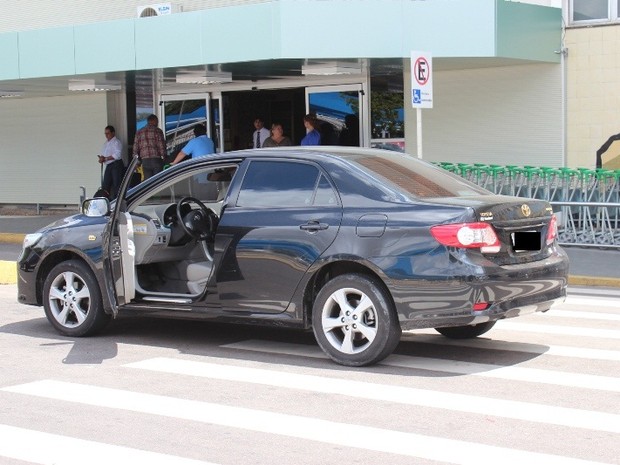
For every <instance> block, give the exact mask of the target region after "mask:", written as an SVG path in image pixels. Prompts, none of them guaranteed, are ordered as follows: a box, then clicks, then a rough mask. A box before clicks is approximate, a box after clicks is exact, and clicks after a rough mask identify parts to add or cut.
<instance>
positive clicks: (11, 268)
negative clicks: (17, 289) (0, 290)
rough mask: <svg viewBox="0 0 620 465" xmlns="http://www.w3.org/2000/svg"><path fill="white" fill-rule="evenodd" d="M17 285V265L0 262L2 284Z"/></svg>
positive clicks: (0, 281)
mask: <svg viewBox="0 0 620 465" xmlns="http://www.w3.org/2000/svg"><path fill="white" fill-rule="evenodd" d="M16 283H17V263H15V262H7V261H4V260H0V284H16Z"/></svg>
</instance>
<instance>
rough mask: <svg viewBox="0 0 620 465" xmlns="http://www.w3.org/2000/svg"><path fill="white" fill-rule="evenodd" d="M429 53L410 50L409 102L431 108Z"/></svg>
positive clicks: (431, 92)
mask: <svg viewBox="0 0 620 465" xmlns="http://www.w3.org/2000/svg"><path fill="white" fill-rule="evenodd" d="M431 60H432V57H431V55H430V53H425V52H411V104H412V106H413V108H433V78H432V77H433V75H432V66H431Z"/></svg>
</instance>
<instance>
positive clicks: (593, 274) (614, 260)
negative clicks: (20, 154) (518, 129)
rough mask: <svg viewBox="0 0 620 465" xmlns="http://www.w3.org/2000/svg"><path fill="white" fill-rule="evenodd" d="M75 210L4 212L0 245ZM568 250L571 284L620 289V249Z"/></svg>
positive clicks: (0, 278)
mask: <svg viewBox="0 0 620 465" xmlns="http://www.w3.org/2000/svg"><path fill="white" fill-rule="evenodd" d="M73 213H77V211H73V210H64V211H60V212H47V213H45V214H41V215H22V216H19V215H12V216H11V215H4V216H3V215H1V214H0V248H1V247H2V245H3V244H12V247H14V248H16V247H19V245H21V244H22V242H23V239H24V236H25V235H26V234H28V233H31V232H35V231H36V230H38V229H40V228H42V227H44V226H47V225H48V224H50V223H52V222H54V221H56V220H58V219H61V218H65V217H66V216H69V215H72V214H73ZM564 250H565V251H566V252H567V253H568V256H569V258H570V276H569V284H571V285H574V286H601V287H614V288H620V250H614V249H603V248H597V247H569V246H566V247H564ZM16 279H17V272H16V269H15V262H14V261H10V260H1V259H0V284H13V283H15V282H16Z"/></svg>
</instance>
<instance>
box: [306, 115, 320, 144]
mask: <svg viewBox="0 0 620 465" xmlns="http://www.w3.org/2000/svg"><path fill="white" fill-rule="evenodd" d="M318 124H319V122H318V120H317V119H316V116H314V115H313V114H312V113H309V114H307V115H306V116H304V127H305V128H306V135H305V136H304V138H303V139H302V140H301V145H321V133H320V132H319V131H317V129H316V128H317V126H318Z"/></svg>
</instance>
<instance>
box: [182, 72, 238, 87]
mask: <svg viewBox="0 0 620 465" xmlns="http://www.w3.org/2000/svg"><path fill="white" fill-rule="evenodd" d="M232 80H233V79H232V73H230V72H227V71H185V72H180V73H178V74H177V84H217V83H220V82H232Z"/></svg>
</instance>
